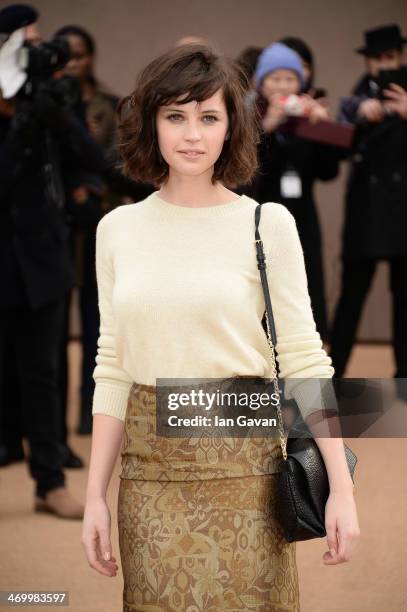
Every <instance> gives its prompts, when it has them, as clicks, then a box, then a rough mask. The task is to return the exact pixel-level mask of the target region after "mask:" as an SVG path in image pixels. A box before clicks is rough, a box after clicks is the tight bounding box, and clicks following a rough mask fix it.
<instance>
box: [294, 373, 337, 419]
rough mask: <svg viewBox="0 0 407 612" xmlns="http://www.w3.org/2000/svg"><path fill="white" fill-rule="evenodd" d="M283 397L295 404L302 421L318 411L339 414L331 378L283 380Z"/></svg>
mask: <svg viewBox="0 0 407 612" xmlns="http://www.w3.org/2000/svg"><path fill="white" fill-rule="evenodd" d="M284 395H285V397H286V398H287V399H294V400H295V401H296V402H297V406H298V408H299V410H300V412H301V416H302V418H303V419H304V420H305V419H306V417H307V416H309V415H310V414H311V413H313V412H316V411H318V410H334V411H336V412H339V408H338V403H337V399H336V395H335V389H334V386H333V384H332V379H331V378H300V379H295V378H290V379H285V386H284Z"/></svg>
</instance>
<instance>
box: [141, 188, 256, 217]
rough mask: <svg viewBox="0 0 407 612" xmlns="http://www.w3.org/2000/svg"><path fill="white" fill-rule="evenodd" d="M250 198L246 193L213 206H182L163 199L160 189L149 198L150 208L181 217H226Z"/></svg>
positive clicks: (242, 206)
mask: <svg viewBox="0 0 407 612" xmlns="http://www.w3.org/2000/svg"><path fill="white" fill-rule="evenodd" d="M247 201H248V198H247V196H245V195H244V194H243V195H241V196H239V197H238V198H235V199H234V200H232V201H231V202H226V203H223V204H214V205H211V206H182V205H179V204H173V203H172V202H167V201H166V200H163V199H162V198H161V197H160V196H159V195H158V191H154V192H153V193H152V194H150V195H149V196H148V198H147V205H148V207H149V208H151V209H153V210H156V211H157V212H159V213H160V214H163V215H168V216H171V217H179V218H189V219H190V218H197V217H199V218H200V219H202V218H207V217H224V216H227V215H230V214H232V213H234V212H236V211H238V210H241V209H242V208H244V207H245V205H247Z"/></svg>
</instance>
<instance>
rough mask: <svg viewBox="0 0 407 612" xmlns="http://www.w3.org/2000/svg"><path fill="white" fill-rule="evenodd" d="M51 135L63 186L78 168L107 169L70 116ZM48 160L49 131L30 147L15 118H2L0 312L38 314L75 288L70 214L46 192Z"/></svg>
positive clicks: (0, 121)
mask: <svg viewBox="0 0 407 612" xmlns="http://www.w3.org/2000/svg"><path fill="white" fill-rule="evenodd" d="M48 133H49V134H50V140H51V142H52V146H53V148H54V152H55V165H56V167H57V168H59V169H60V176H59V178H60V180H61V181H62V180H63V179H62V177H63V174H64V173H65V174H66V175H67V174H69V172H71V171H74V169H75V168H77V167H78V166H84V167H86V168H88V169H89V170H90V171H102V170H103V168H104V167H105V160H104V158H103V155H102V153H101V151H100V149H99V148H98V147H97V145H96V144H95V143H94V142H93V140H92V138H90V137H89V136H88V134H87V133H86V131H85V130H84V129H83V128H82V126H81V125H80V124H79V122H78V121H77V120H76V119H75V118H74V117H73V116H72V115H71V114H66V122H65V123H64V124H63V125H59V127H58V130H57V131H56V132H48ZM47 159H48V156H47V154H46V153H45V150H44V132H41V133H40V134H39V137H38V138H37V139H36V140H34V141H33V142H32V143H30V145H29V146H27V145H26V144H23V141H20V140H19V139H17V138H14V137H13V133H12V132H11V119H10V117H7V116H5V115H0V261H1V267H2V278H3V291H2V292H1V297H0V308H8V307H12V306H14V305H18V304H28V305H29V306H30V307H31V308H33V309H36V308H39V307H41V306H42V305H44V304H46V303H47V302H49V301H51V300H53V299H57V298H61V297H63V296H64V295H65V294H66V292H67V291H68V290H69V289H70V288H71V287H72V284H73V268H72V258H71V253H70V249H69V231H68V224H67V210H66V206H65V203H64V201H63V198H62V199H61V198H60V197H57V196H56V194H55V193H54V192H53V191H52V190H51V191H50V190H49V188H47V185H49V181H48V180H47V178H46V174H47V172H48V171H49V169H48V168H49V167H48V166H47Z"/></svg>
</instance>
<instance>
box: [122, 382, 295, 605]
mask: <svg viewBox="0 0 407 612" xmlns="http://www.w3.org/2000/svg"><path fill="white" fill-rule="evenodd" d="M155 389H156V388H155V387H154V386H148V385H141V384H138V383H134V385H133V387H132V389H131V392H130V396H129V401H128V406H127V413H126V421H125V430H124V440H123V447H122V453H121V455H122V472H121V474H120V479H121V480H120V487H119V496H118V527H119V546H120V556H121V563H122V570H123V578H124V588H123V612H164V611H165V612H167V611H168V612H170V611H171V612H200V611H201V610H205V611H206V612H220V611H226V610H228V611H230V612H231V611H235V610H242V611H245V610H246V611H249V610H253V611H254V610H255V611H256V612H283V611H284V612H300V603H299V584H298V574H297V566H296V556H295V555H296V548H295V546H296V544H295V542H292V543H289V542H287V541H286V540H285V538H284V536H283V534H282V531H281V528H280V526H279V523H278V522H277V520H276V518H275V504H276V496H275V486H276V472H277V471H278V464H279V460H280V459H281V457H280V453H281V450H280V446H279V441H278V440H277V439H274V438H269V439H267V438H252V439H251V440H248V439H247V438H219V437H217V438H215V437H213V438H208V437H207V436H204V435H203V436H202V438H186V439H179V438H174V439H169V438H162V437H159V436H156V435H155V433H154V432H155Z"/></svg>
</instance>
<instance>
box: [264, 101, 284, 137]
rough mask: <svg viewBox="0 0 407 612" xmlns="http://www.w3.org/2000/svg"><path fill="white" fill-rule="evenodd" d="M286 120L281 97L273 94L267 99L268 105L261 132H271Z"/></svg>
mask: <svg viewBox="0 0 407 612" xmlns="http://www.w3.org/2000/svg"><path fill="white" fill-rule="evenodd" d="M286 118H287V111H286V108H285V105H284V103H283V102H282V101H281V96H280V95H277V94H274V95H273V96H271V97H270V98H269V105H268V107H267V111H266V114H265V116H264V118H263V130H264V131H265V132H273V131H274V130H276V129H277V128H278V126H279V125H280V124H281V123H283V121H285V119H286Z"/></svg>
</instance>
